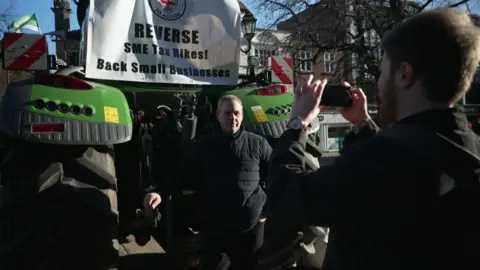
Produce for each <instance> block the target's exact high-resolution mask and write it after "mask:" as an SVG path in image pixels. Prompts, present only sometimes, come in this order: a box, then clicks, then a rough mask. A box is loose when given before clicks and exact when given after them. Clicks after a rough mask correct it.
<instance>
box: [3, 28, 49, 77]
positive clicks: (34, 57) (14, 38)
mask: <svg viewBox="0 0 480 270" xmlns="http://www.w3.org/2000/svg"><path fill="white" fill-rule="evenodd" d="M5 38H6V39H7V42H5V43H4V53H5V56H4V61H5V67H6V69H17V70H18V69H20V70H47V68H48V67H47V66H48V65H47V63H48V61H47V55H48V51H47V48H48V44H47V39H46V38H45V36H43V35H35V34H21V33H20V34H19V33H5Z"/></svg>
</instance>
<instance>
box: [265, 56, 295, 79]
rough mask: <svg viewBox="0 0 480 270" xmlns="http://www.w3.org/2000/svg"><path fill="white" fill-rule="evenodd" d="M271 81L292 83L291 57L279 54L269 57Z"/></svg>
mask: <svg viewBox="0 0 480 270" xmlns="http://www.w3.org/2000/svg"><path fill="white" fill-rule="evenodd" d="M270 62H271V67H272V82H280V83H284V84H293V59H292V58H284V57H279V56H272V57H270Z"/></svg>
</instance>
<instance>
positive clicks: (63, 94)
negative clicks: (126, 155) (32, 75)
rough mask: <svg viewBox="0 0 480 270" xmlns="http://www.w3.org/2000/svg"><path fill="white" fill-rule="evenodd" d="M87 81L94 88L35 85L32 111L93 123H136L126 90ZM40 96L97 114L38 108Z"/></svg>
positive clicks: (33, 86)
mask: <svg viewBox="0 0 480 270" xmlns="http://www.w3.org/2000/svg"><path fill="white" fill-rule="evenodd" d="M87 82H88V83H89V84H90V85H92V86H93V87H94V88H93V89H91V90H70V89H61V88H53V87H48V86H43V85H39V84H33V85H32V91H31V95H30V101H31V106H30V112H32V113H37V114H43V115H48V116H53V117H59V118H68V119H71V120H80V121H88V122H92V123H112V124H124V125H127V124H132V119H131V117H130V110H129V108H128V103H127V101H126V99H125V96H124V95H123V93H122V92H120V91H118V89H115V88H113V87H110V86H107V85H103V84H99V83H94V82H89V81H87ZM38 99H40V100H43V101H44V102H48V101H54V102H55V103H57V105H58V104H61V103H64V104H67V105H68V106H72V105H78V106H80V107H81V108H83V107H85V106H88V107H90V108H92V109H93V112H94V113H93V115H92V116H86V115H84V114H79V115H75V114H73V113H71V112H67V113H62V112H60V111H58V110H55V111H49V110H47V109H46V108H44V109H36V108H35V107H34V106H33V105H34V102H35V100H38ZM116 115H118V117H116Z"/></svg>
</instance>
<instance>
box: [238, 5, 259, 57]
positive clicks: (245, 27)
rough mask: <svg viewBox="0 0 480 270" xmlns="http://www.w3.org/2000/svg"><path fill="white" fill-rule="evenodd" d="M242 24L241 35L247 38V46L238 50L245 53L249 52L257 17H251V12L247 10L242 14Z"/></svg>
mask: <svg viewBox="0 0 480 270" xmlns="http://www.w3.org/2000/svg"><path fill="white" fill-rule="evenodd" d="M241 26H242V32H243V36H244V37H245V39H246V40H247V43H248V48H247V49H246V50H242V49H241V48H240V50H241V51H242V52H243V53H244V54H247V53H249V52H250V49H251V48H252V39H253V37H254V36H255V29H256V27H257V19H255V17H253V14H252V13H250V12H247V13H246V14H245V15H243V19H242V22H241Z"/></svg>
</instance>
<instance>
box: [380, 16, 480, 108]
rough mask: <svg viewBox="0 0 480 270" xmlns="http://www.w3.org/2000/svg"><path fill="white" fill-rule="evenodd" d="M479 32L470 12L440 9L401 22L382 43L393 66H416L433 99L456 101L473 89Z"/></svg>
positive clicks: (479, 50) (478, 55) (479, 46)
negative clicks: (407, 64) (406, 64)
mask: <svg viewBox="0 0 480 270" xmlns="http://www.w3.org/2000/svg"><path fill="white" fill-rule="evenodd" d="M479 35H480V31H479V29H478V28H477V27H476V26H475V25H474V24H473V22H472V20H471V18H470V16H469V15H468V14H466V13H464V12H457V11H455V10H453V9H450V8H439V9H433V10H429V11H425V12H422V13H420V14H418V15H415V16H413V17H411V18H410V19H408V20H406V21H405V22H403V23H402V24H400V25H398V26H397V27H396V28H394V29H393V30H392V31H391V32H390V33H388V34H386V35H385V37H384V39H383V44H382V45H383V49H384V51H385V54H386V55H387V57H388V59H389V60H390V62H391V64H392V68H394V69H395V68H397V67H398V66H399V65H400V64H401V63H402V62H407V63H409V64H410V65H412V68H413V72H414V73H415V75H417V76H419V77H420V78H421V79H422V82H423V87H424V88H425V91H426V95H427V97H428V98H429V99H430V100H431V101H434V102H439V103H443V104H445V103H448V104H454V103H456V102H458V101H459V100H460V99H461V98H462V96H463V95H464V94H466V93H467V91H468V90H469V89H470V85H471V83H472V80H473V76H474V75H475V71H476V69H477V67H478V65H479V61H480V36H479Z"/></svg>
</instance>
